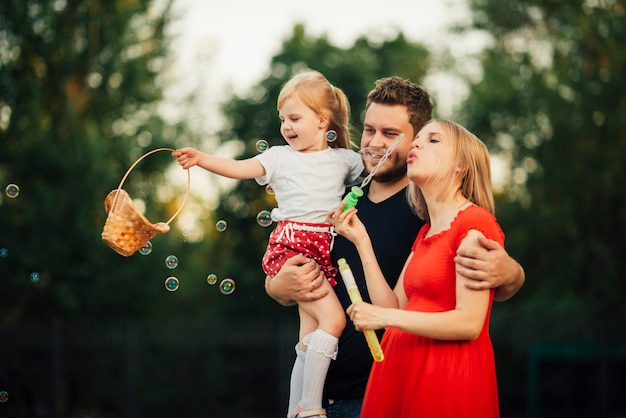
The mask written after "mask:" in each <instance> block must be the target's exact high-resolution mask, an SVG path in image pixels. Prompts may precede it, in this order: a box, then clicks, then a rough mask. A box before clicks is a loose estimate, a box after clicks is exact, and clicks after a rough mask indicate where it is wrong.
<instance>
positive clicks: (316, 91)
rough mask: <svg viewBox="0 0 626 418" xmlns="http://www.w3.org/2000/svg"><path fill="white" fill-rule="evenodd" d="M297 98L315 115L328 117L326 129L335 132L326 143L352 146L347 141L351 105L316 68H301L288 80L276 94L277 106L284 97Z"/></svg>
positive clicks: (348, 140)
mask: <svg viewBox="0 0 626 418" xmlns="http://www.w3.org/2000/svg"><path fill="white" fill-rule="evenodd" d="M292 97H294V98H296V99H298V100H299V101H301V102H302V104H304V105H305V106H307V107H309V108H310V109H311V110H313V111H314V112H315V113H317V114H318V115H321V116H322V117H324V118H326V119H328V121H329V125H328V129H329V130H330V129H332V130H333V131H335V132H337V139H336V140H335V141H333V142H329V143H328V145H329V146H330V147H332V148H352V146H353V144H352V142H351V140H350V104H349V103H348V99H347V97H346V95H345V94H344V93H343V91H341V89H340V88H338V87H335V86H333V85H332V84H330V82H329V81H328V80H327V79H326V77H324V76H323V75H322V74H321V73H319V72H318V71H315V70H305V71H302V72H300V73H298V74H296V75H294V76H293V77H291V79H289V80H288V81H287V82H286V83H285V85H284V86H283V88H282V89H281V91H280V94H279V95H278V103H277V106H278V109H280V108H281V107H282V105H283V104H284V103H285V101H286V100H287V99H290V98H292Z"/></svg>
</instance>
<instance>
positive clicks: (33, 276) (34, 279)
mask: <svg viewBox="0 0 626 418" xmlns="http://www.w3.org/2000/svg"><path fill="white" fill-rule="evenodd" d="M39 280H41V275H40V274H39V273H37V272H36V271H33V272H32V273H30V281H31V282H32V283H39Z"/></svg>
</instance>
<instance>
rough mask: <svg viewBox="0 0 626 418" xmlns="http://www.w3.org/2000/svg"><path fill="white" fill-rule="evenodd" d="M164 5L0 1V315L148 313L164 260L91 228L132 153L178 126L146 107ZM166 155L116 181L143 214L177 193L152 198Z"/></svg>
mask: <svg viewBox="0 0 626 418" xmlns="http://www.w3.org/2000/svg"><path fill="white" fill-rule="evenodd" d="M157 6H158V7H157ZM169 7H170V3H169V2H159V3H158V4H155V3H154V2H152V1H139V0H135V1H122V0H119V1H83V0H69V1H67V2H65V1H51V0H50V1H46V0H40V1H34V0H33V1H27V2H24V1H18V0H15V1H13V0H11V1H4V2H2V4H0V91H1V92H2V96H1V97H0V114H1V115H2V116H1V117H0V144H1V148H2V151H1V152H0V181H1V183H2V185H3V186H2V187H3V189H4V186H6V185H7V184H10V183H13V184H17V185H18V186H19V187H20V190H21V191H20V193H19V195H18V196H17V197H15V198H9V197H7V196H6V195H4V196H3V197H2V198H0V199H1V200H0V213H1V216H0V231H2V232H1V233H0V247H2V248H5V249H6V250H8V255H7V256H6V257H3V258H1V259H0V275H1V276H2V282H3V288H4V289H3V291H2V292H1V294H0V312H2V315H1V317H0V324H3V323H4V324H10V323H15V322H19V321H20V320H25V319H40V318H51V317H58V318H75V317H83V318H84V317H94V316H102V315H106V316H107V317H109V318H116V317H117V318H124V317H127V315H130V316H131V317H132V316H135V317H141V316H144V315H146V314H148V313H150V312H153V311H158V309H159V305H160V302H159V301H158V298H159V297H162V296H159V295H160V294H161V293H162V291H163V290H164V289H163V280H164V278H165V277H167V276H166V274H167V273H166V272H164V271H163V270H164V264H163V263H162V262H155V259H154V258H153V259H152V260H151V261H149V260H147V259H146V260H137V259H136V258H134V259H132V260H131V259H124V258H123V257H121V256H119V255H117V254H115V253H114V252H113V251H112V250H110V249H109V248H108V247H106V246H105V245H104V244H103V243H102V241H101V239H100V233H101V232H102V226H103V225H104V221H105V218H106V212H105V210H104V206H103V200H104V197H105V196H106V195H107V193H108V192H109V191H110V190H112V189H114V188H116V187H117V185H118V182H119V180H120V179H121V176H122V174H123V173H124V172H125V170H126V169H127V168H128V167H129V166H130V164H131V163H132V162H133V161H134V160H135V159H136V158H137V157H139V156H140V155H142V154H143V153H144V152H145V151H147V150H149V149H153V148H157V147H159V146H163V145H165V144H168V143H169V142H171V140H172V138H173V136H174V135H175V133H176V130H177V127H175V126H167V125H166V123H165V122H164V121H163V120H162V119H161V118H160V117H159V116H158V113H157V112H156V105H157V104H158V102H159V100H160V98H161V88H160V83H159V79H158V76H159V74H160V73H161V72H162V71H163V69H164V68H166V65H167V63H168V60H167V47H168V43H167V42H166V39H165V37H164V35H163V32H164V28H165V27H166V25H167V23H168V9H169ZM163 154H166V153H163ZM170 161H171V157H169V158H168V157H167V156H165V155H155V156H154V157H153V158H150V159H147V160H146V161H145V162H144V163H142V165H141V169H139V170H137V172H136V173H133V175H132V176H131V177H130V178H129V181H128V183H127V186H128V189H129V192H131V195H132V196H133V197H135V198H141V199H143V200H144V201H145V202H146V207H147V208H148V210H147V216H148V217H149V218H151V219H153V220H154V221H156V220H165V219H168V216H169V215H171V213H172V208H171V206H175V204H176V202H171V203H169V202H165V204H163V202H157V201H155V200H153V199H154V195H155V191H156V189H157V186H158V185H159V184H163V183H164V180H163V174H162V172H161V171H162V169H163V167H164V165H165V163H166V162H170ZM157 240H160V242H162V243H165V242H166V240H167V238H161V237H159V238H156V239H155V241H157ZM165 251H166V250H163V249H161V250H159V249H158V248H157V249H155V255H154V257H158V256H162V257H163V259H164V257H165V254H166V253H165V254H164V252H165ZM31 272H38V273H39V274H40V280H39V282H38V283H32V282H31V281H30V280H29V275H30V273H31ZM104 295H106V296H104Z"/></svg>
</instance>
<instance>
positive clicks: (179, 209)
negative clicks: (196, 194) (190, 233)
mask: <svg viewBox="0 0 626 418" xmlns="http://www.w3.org/2000/svg"><path fill="white" fill-rule="evenodd" d="M159 151H170V152H173V151H175V150H174V149H173V148H156V149H153V150H152V151H148V152H147V153H145V154H144V155H142V156H141V157H139V158H137V161H135V162H134V163H133V165H131V166H130V168H129V169H128V171H126V174H124V177H122V181H120V185H119V186H118V187H117V193H116V194H115V199H114V200H113V204H112V205H111V208H110V209H109V213H110V212H111V211H112V210H113V208H114V207H115V204H116V203H117V198H118V196H119V195H120V193H119V191H120V190H121V189H122V186H123V185H124V182H125V181H126V178H127V177H128V175H129V174H130V172H131V171H133V169H134V168H135V167H136V166H137V164H139V162H140V161H141V160H143V159H144V158H146V157H147V156H148V155H151V154H154V153H155V152H159ZM190 184H191V174H190V173H189V169H187V191H186V192H185V198H184V199H183V202H182V203H181V204H180V207H179V208H178V210H177V211H176V213H174V214H173V215H172V217H171V218H170V219H169V220H168V221H167V222H165V223H166V224H168V225H169V224H170V222H172V221H173V220H174V218H176V217H177V216H178V214H179V213H180V211H181V210H182V209H183V206H185V202H187V197H189V188H190Z"/></svg>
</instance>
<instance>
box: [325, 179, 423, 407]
mask: <svg viewBox="0 0 626 418" xmlns="http://www.w3.org/2000/svg"><path fill="white" fill-rule="evenodd" d="M363 191H364V194H363V197H361V198H359V201H358V203H357V206H356V208H357V209H358V213H357V215H358V217H359V219H360V220H361V222H363V224H364V225H365V228H366V229H367V232H368V234H369V236H370V238H371V241H372V245H373V247H374V253H375V254H376V259H377V260H378V263H379V265H380V268H381V270H382V272H383V274H384V276H385V279H386V280H387V282H389V285H390V286H391V287H392V288H393V287H394V286H395V284H396V282H397V281H398V277H399V276H400V272H401V271H402V268H403V267H404V263H405V261H406V259H407V257H408V256H409V254H410V252H411V247H412V245H413V242H414V241H415V238H416V237H417V233H418V231H419V229H420V228H421V227H422V225H424V222H423V221H422V220H421V219H420V218H419V217H418V216H417V215H415V214H414V213H413V212H412V211H411V208H410V207H409V205H408V202H407V199H406V189H402V190H401V191H399V192H398V193H396V194H395V195H393V196H391V197H390V198H388V199H387V200H385V201H383V202H380V203H373V202H371V201H370V200H369V199H368V198H367V192H368V190H367V187H366V188H365V189H364V190H363ZM339 258H345V259H346V261H347V262H348V265H349V266H350V268H351V270H352V273H353V274H354V278H355V280H356V282H357V286H358V287H359V290H360V291H361V296H362V297H363V300H365V301H367V302H370V298H369V295H368V293H367V286H366V285H365V277H364V276H363V266H362V265H361V259H360V257H359V255H358V253H357V251H356V248H355V247H354V245H353V244H352V243H351V242H350V241H348V240H347V239H345V238H344V237H342V236H337V237H335V243H334V247H333V250H332V252H331V260H332V263H333V265H335V266H336V265H337V260H338V259H339ZM334 290H335V292H336V293H337V297H338V298H339V301H340V302H341V305H342V306H343V307H344V310H345V309H346V308H347V307H348V306H350V304H351V302H350V297H349V296H348V292H347V291H346V288H345V286H344V284H343V281H342V280H341V279H340V277H337V285H336V286H335V287H334ZM378 336H379V338H380V337H382V331H380V332H379V333H378ZM372 362H373V358H372V355H371V353H370V350H369V347H368V346H367V342H366V341H365V337H364V336H363V333H362V332H359V331H356V330H355V329H354V325H353V324H352V321H351V320H350V318H347V324H346V328H345V330H344V331H343V333H342V334H341V337H340V338H339V352H338V353H337V359H336V360H334V361H332V362H331V364H330V368H329V370H328V375H327V377H326V384H325V386H324V398H325V399H334V400H340V399H342V400H345V399H354V398H362V397H363V395H364V393H365V386H366V384H367V378H368V377H369V372H370V368H371V366H372Z"/></svg>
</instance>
